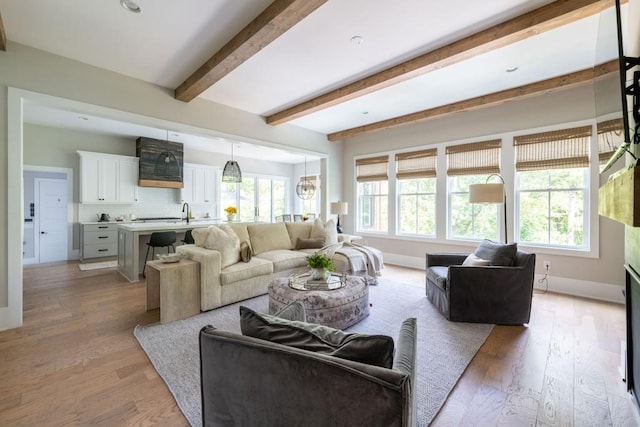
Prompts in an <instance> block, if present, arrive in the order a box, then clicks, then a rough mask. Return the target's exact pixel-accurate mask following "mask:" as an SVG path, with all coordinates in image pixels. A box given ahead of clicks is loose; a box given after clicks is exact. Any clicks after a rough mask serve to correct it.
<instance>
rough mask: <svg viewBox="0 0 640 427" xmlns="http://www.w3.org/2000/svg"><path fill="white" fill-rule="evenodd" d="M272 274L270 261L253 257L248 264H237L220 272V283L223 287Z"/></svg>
mask: <svg viewBox="0 0 640 427" xmlns="http://www.w3.org/2000/svg"><path fill="white" fill-rule="evenodd" d="M272 273H273V264H272V263H271V262H270V261H267V260H264V259H260V258H256V257H253V258H251V261H249V262H238V263H236V264H233V265H230V266H229V267H227V268H225V269H223V270H222V271H220V283H221V284H222V285H223V286H224V285H229V284H231V283H235V282H239V281H241V280H246V279H251V278H253V277H258V276H265V275H269V274H272Z"/></svg>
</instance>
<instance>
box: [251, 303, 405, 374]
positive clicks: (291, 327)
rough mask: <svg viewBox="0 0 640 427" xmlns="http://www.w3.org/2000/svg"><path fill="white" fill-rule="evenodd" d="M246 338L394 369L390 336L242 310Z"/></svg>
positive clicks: (392, 346)
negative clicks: (350, 331)
mask: <svg viewBox="0 0 640 427" xmlns="http://www.w3.org/2000/svg"><path fill="white" fill-rule="evenodd" d="M240 329H241V330H242V334H243V335H247V336H250V337H254V338H259V339H262V340H265V341H271V342H275V343H278V344H283V345H288V346H291V347H295V348H299V349H302V350H307V351H313V352H316V353H322V354H327V355H329V356H334V357H339V358H342V359H348V360H352V361H355V362H360V363H366V364H368V365H375V366H382V367H384V368H391V366H392V364H393V352H394V344H393V338H391V337H389V336H386V335H361V334H355V333H346V332H343V331H341V330H339V329H334V328H330V327H328V326H322V325H316V324H313V323H307V322H299V321H294V320H286V319H281V318H279V317H276V316H271V315H268V314H261V313H256V312H255V311H253V310H251V309H250V308H248V307H244V306H241V307H240Z"/></svg>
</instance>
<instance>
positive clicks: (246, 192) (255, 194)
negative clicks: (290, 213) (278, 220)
mask: <svg viewBox="0 0 640 427" xmlns="http://www.w3.org/2000/svg"><path fill="white" fill-rule="evenodd" d="M286 188H287V180H286V179H285V178H269V177H267V178H263V177H251V176H246V175H245V176H244V177H243V179H242V182H241V183H238V184H236V183H225V182H223V183H222V186H221V191H222V195H221V206H222V208H221V211H222V213H221V215H222V216H223V217H224V208H226V207H227V206H236V207H237V208H238V215H237V219H238V220H239V221H245V222H253V221H256V220H259V221H266V222H272V221H274V220H275V217H276V216H278V215H282V214H283V213H284V212H285V210H286V208H287V191H286Z"/></svg>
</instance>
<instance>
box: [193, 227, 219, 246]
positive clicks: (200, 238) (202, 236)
mask: <svg viewBox="0 0 640 427" xmlns="http://www.w3.org/2000/svg"><path fill="white" fill-rule="evenodd" d="M211 227H215V225H212V226H211ZM208 234H209V228H194V229H193V230H192V231H191V235H192V236H193V243H194V244H195V245H196V246H200V247H203V246H204V242H205V241H206V240H207V235H208Z"/></svg>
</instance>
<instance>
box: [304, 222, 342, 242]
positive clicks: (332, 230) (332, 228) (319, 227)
mask: <svg viewBox="0 0 640 427" xmlns="http://www.w3.org/2000/svg"><path fill="white" fill-rule="evenodd" d="M310 237H311V238H312V239H319V238H324V244H325V245H334V244H336V243H338V230H337V229H336V223H335V222H333V220H332V219H330V220H329V221H327V222H326V224H325V223H323V222H322V220H321V219H320V218H318V219H316V220H315V221H313V227H312V228H311V236H310Z"/></svg>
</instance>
